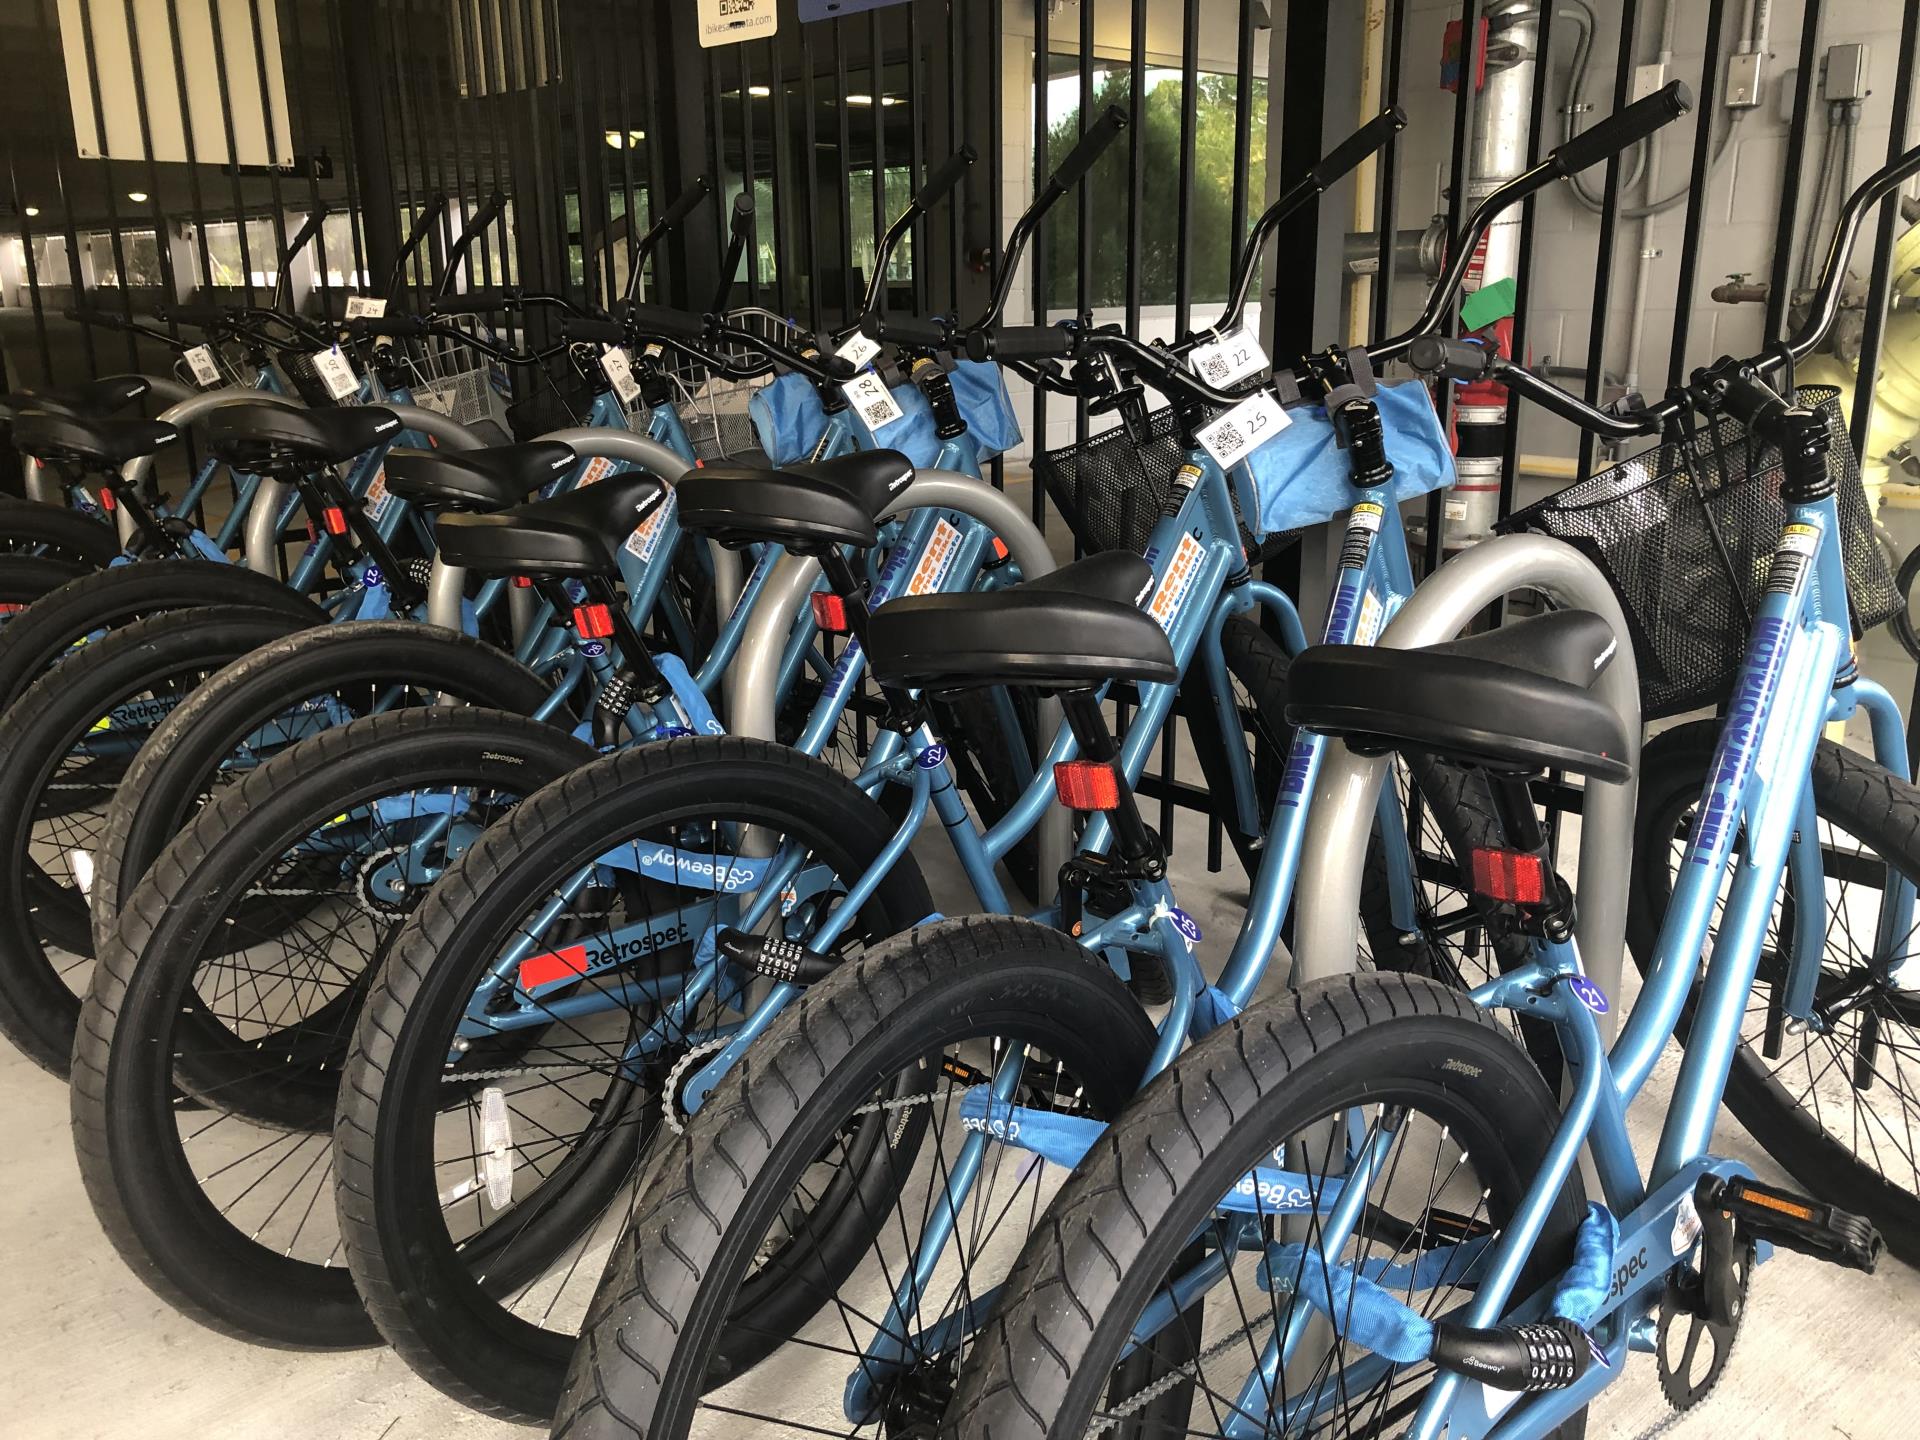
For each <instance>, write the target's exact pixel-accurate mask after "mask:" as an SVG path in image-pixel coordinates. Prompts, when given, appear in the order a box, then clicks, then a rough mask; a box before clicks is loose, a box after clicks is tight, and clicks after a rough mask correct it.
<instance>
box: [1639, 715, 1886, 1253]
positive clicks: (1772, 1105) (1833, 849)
mask: <svg viewBox="0 0 1920 1440" xmlns="http://www.w3.org/2000/svg"><path fill="white" fill-rule="evenodd" d="M1718 733H1719V722H1717V721H1711V720H1708V721H1700V722H1698V723H1697V724H1692V725H1683V726H1680V727H1678V728H1676V729H1673V730H1669V731H1667V732H1665V733H1664V734H1662V735H1658V736H1656V737H1655V738H1654V739H1653V740H1652V741H1650V742H1649V743H1648V745H1647V748H1646V752H1645V759H1644V760H1643V762H1642V767H1641V781H1640V809H1639V815H1638V819H1637V822H1636V824H1637V829H1638V832H1639V833H1638V834H1637V836H1636V837H1635V842H1634V847H1633V851H1634V875H1633V893H1632V903H1631V908H1630V910H1629V926H1628V938H1629V941H1630V942H1631V944H1632V948H1633V955H1634V959H1635V961H1636V962H1637V963H1638V964H1639V966H1640V968H1641V971H1642V973H1645V971H1646V969H1647V967H1648V966H1649V965H1650V964H1651V963H1652V957H1653V953H1654V946H1655V944H1656V943H1657V941H1658V938H1659V932H1660V924H1661V921H1662V920H1663V919H1664V918H1665V916H1666V912H1667V902H1668V900H1669V899H1670V898H1671V896H1672V893H1673V877H1674V876H1675V875H1676V874H1677V873H1678V871H1679V867H1680V865H1681V864H1682V863H1684V856H1685V853H1686V840H1687V836H1688V835H1689V834H1690V833H1691V832H1692V829H1693V817H1694V811H1695V809H1696V808H1697V806H1698V804H1699V801H1700V795H1701V792H1702V790H1703V789H1704V787H1705V784H1706V777H1707V771H1708V767H1709V766H1710V765H1711V763H1712V759H1713V749H1714V743H1715V740H1716V738H1717V736H1718ZM1813 801H1814V811H1815V813H1816V815H1817V816H1818V825H1817V828H1818V832H1819V842H1820V859H1821V868H1822V872H1823V876H1824V879H1823V885H1822V889H1823V892H1824V893H1823V894H1821V895H1820V896H1818V897H1812V896H1806V895H1802V894H1799V893H1798V891H1797V888H1796V887H1795V885H1794V883H1793V880H1792V876H1791V872H1789V874H1788V876H1787V877H1786V878H1785V879H1784V880H1783V881H1782V883H1781V887H1780V893H1779V894H1778V895H1777V896H1776V897H1775V898H1774V908H1773V914H1772V916H1771V918H1770V919H1769V921H1768V925H1767V935H1766V939H1765V942H1764V948H1763V949H1762V951H1761V954H1760V966H1759V970H1758V972H1757V973H1756V975H1755V977H1754V983H1753V993H1752V994H1751V995H1750V996H1749V997H1748V1000H1747V1009H1746V1015H1745V1018H1744V1019H1743V1021H1742V1023H1741V1028H1740V1039H1739V1044H1738V1045H1737V1047H1736V1048H1735V1050H1734V1055H1733V1066H1732V1069H1731V1070H1730V1071H1729V1073H1728V1075H1727V1092H1726V1102H1727V1108H1728V1109H1729V1110H1731V1111H1732V1112H1733V1113H1734V1115H1735V1116H1736V1117H1737V1118H1738V1119H1739V1121H1740V1123H1741V1124H1742V1125H1744V1126H1746V1127H1747V1129H1748V1130H1749V1131H1750V1132H1751V1133H1752V1135H1753V1138H1754V1139H1755V1140H1757V1141H1759V1142H1760V1144H1761V1145H1762V1146H1764V1147H1765V1149H1766V1151H1767V1153H1768V1154H1769V1155H1771V1156H1773V1158H1774V1159H1775V1160H1777V1161H1779V1162H1780V1164H1781V1165H1783V1166H1784V1167H1786V1169H1787V1170H1788V1171H1790V1172H1791V1173H1792V1174H1793V1176H1794V1178H1795V1179H1796V1180H1798V1181H1799V1182H1800V1183H1801V1184H1802V1185H1804V1186H1806V1188H1807V1189H1808V1190H1809V1191H1811V1192H1812V1193H1813V1194H1815V1195H1818V1196H1820V1197H1821V1198H1822V1199H1825V1200H1828V1201H1830V1202H1832V1203H1833V1204H1836V1205H1839V1206H1841V1207H1843V1208H1845V1209H1848V1210H1854V1211H1858V1212H1859V1213H1861V1214H1863V1215H1866V1216H1867V1217H1868V1218H1869V1219H1871V1220H1872V1221H1873V1222H1874V1224H1875V1225H1877V1226H1879V1228H1880V1233H1881V1235H1882V1236H1883V1237H1884V1238H1885V1240H1886V1242H1887V1248H1888V1249H1889V1250H1891V1251H1893V1253H1894V1254H1896V1255H1898V1256H1899V1257H1900V1258H1901V1259H1903V1260H1906V1261H1908V1262H1909V1263H1916V1262H1920V1151H1917V1150H1916V1149H1915V1145H1914V1136H1915V1135H1916V1134H1917V1133H1920V962H1913V961H1911V960H1909V958H1908V957H1910V956H1912V955H1913V954H1914V953H1915V951H1916V950H1920V941H1916V937H1915V933H1914V923H1913V921H1912V920H1909V921H1908V923H1907V924H1906V925H1904V926H1901V927H1898V929H1897V931H1895V932H1894V933H1889V934H1886V935H1880V934H1879V933H1878V932H1879V929H1880V925H1879V919H1880V906H1881V900H1882V898H1883V897H1884V896H1885V894H1886V890H1887V886H1888V884H1889V883H1890V882H1891V881H1892V880H1894V879H1896V878H1900V879H1905V880H1907V881H1908V882H1909V883H1915V882H1920V788H1916V787H1915V786H1913V785H1911V784H1909V783H1907V782H1906V781H1904V780H1901V779H1899V778H1898V777H1897V776H1894V775H1891V774H1889V773H1888V772H1887V771H1885V770H1883V769H1882V768H1881V767H1880V766H1878V765H1876V764H1874V762H1873V761H1871V760H1869V759H1867V758H1866V757H1865V756H1863V755H1860V754H1857V753H1855V752H1854V751H1851V750H1847V749H1844V748H1842V747H1841V746H1838V745H1834V744H1832V743H1831V742H1827V741H1823V742H1821V745H1820V748H1819V750H1818V751H1816V752H1815V754H1814V760H1813ZM1744 846H1745V840H1744V837H1743V838H1742V839H1741V840H1740V841H1737V842H1736V846H1735V852H1734V853H1735V861H1736V864H1737V863H1738V861H1739V857H1740V856H1741V854H1742V853H1743V852H1744ZM1722 899H1724V892H1723V895H1722ZM1815 903H1817V904H1819V905H1820V906H1821V907H1822V909H1823V910H1824V913H1825V918H1824V920H1823V922H1822V924H1821V933H1822V940H1823V944H1822V950H1821V954H1820V956H1819V961H1818V963H1819V966H1820V975H1819V978H1818V980H1817V982H1816V985H1815V991H1814V1012H1815V1014H1814V1020H1813V1022H1812V1023H1811V1024H1806V1025H1789V1024H1788V1023H1787V1019H1788V1017H1787V1016H1786V1013H1785V1010H1784V1008H1783V1001H1784V999H1785V991H1786V985H1787V977H1788V975H1789V974H1790V973H1791V972H1792V970H1793V969H1794V966H1795V964H1796V962H1797V961H1798V959H1799V956H1798V955H1797V953H1796V952H1795V948H1794V947H1795V942H1796V934H1797V927H1796V925H1795V924H1794V920H1793V916H1794V913H1795V910H1796V908H1797V907H1799V906H1802V905H1807V904H1815ZM1719 917H1720V910H1719V904H1718V903H1717V902H1716V905H1715V909H1714V919H1713V927H1712V929H1710V931H1709V932H1708V933H1709V939H1708V942H1707V947H1706V950H1707V953H1708V954H1711V953H1712V951H1713V939H1712V937H1713V936H1714V935H1717V934H1718V930H1719ZM1903 961H1906V962H1907V964H1906V967H1905V968H1906V971H1907V975H1906V977H1905V979H1904V983H1902V980H1901V979H1900V977H1899V974H1898V972H1899V971H1900V969H1901V966H1902V962H1903ZM1693 1010H1694V1001H1693V999H1691V998H1690V999H1689V1000H1688V1002H1687V1007H1686V1010H1685V1011H1684V1012H1683V1013H1682V1015H1681V1019H1680V1026H1679V1031H1678V1033H1679V1037H1680V1040H1681V1043H1682V1044H1685V1043H1686V1041H1687V1036H1688V1032H1689V1029H1690V1027H1691V1025H1692V1023H1693Z"/></svg>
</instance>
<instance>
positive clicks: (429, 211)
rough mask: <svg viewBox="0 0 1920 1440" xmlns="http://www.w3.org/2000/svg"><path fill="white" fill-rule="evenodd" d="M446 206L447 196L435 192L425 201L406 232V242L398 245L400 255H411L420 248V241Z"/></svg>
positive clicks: (424, 237)
mask: <svg viewBox="0 0 1920 1440" xmlns="http://www.w3.org/2000/svg"><path fill="white" fill-rule="evenodd" d="M446 208H447V197H446V196H445V195H440V194H436V195H435V196H434V197H433V199H432V200H430V201H428V202H427V207H426V208H425V209H424V210H422V211H421V212H420V213H419V215H417V216H415V217H414V221H413V229H411V230H409V231H408V232H407V243H406V244H404V245H402V246H401V247H400V253H401V254H402V255H411V254H413V252H414V251H416V250H418V249H419V248H420V242H421V241H422V240H424V239H426V238H427V232H428V231H429V230H431V229H433V224H434V222H435V221H436V220H438V219H439V218H440V216H441V214H442V213H443V212H444V211H445V210H446Z"/></svg>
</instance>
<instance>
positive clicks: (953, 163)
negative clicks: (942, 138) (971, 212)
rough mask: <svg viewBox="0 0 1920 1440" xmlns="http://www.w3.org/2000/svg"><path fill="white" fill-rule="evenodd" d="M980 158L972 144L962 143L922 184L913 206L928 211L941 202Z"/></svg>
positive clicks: (914, 198)
mask: <svg viewBox="0 0 1920 1440" xmlns="http://www.w3.org/2000/svg"><path fill="white" fill-rule="evenodd" d="M978 158H979V156H978V155H977V154H976V153H975V151H974V148H973V146H971V145H962V146H961V147H960V148H959V149H958V150H956V151H954V152H953V154H951V155H949V156H948V157H947V158H946V159H945V160H943V161H942V162H941V163H940V168H939V169H938V170H935V171H934V172H933V173H932V174H931V175H929V176H927V178H926V181H925V182H924V183H923V184H922V185H921V186H920V193H919V194H918V195H916V196H914V197H913V208H914V209H915V210H919V211H926V210H931V209H932V208H933V207H934V206H935V205H937V204H939V203H940V201H941V200H943V199H944V198H946V194H947V192H948V191H949V190H951V189H953V187H954V186H956V185H958V184H959V183H960V177H961V176H962V175H965V174H966V173H967V171H968V170H969V169H970V168H971V167H972V165H973V162H974V161H975V160H977V159H978Z"/></svg>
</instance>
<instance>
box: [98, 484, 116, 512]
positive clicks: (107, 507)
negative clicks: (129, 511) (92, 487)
mask: <svg viewBox="0 0 1920 1440" xmlns="http://www.w3.org/2000/svg"><path fill="white" fill-rule="evenodd" d="M100 508H101V509H102V510H104V511H106V512H107V513H108V514H109V515H111V514H112V513H113V512H114V511H116V510H118V509H119V508H120V502H119V501H118V500H117V499H115V498H114V494H113V491H111V490H102V491H101V492H100Z"/></svg>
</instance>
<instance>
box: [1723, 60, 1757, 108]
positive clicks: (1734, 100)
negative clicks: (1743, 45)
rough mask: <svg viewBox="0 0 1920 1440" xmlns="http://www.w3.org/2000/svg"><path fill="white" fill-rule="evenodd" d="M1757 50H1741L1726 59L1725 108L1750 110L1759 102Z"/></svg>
mask: <svg viewBox="0 0 1920 1440" xmlns="http://www.w3.org/2000/svg"><path fill="white" fill-rule="evenodd" d="M1765 58H1766V57H1765V56H1763V55H1762V54H1761V53H1760V52H1759V51H1758V50H1747V51H1743V52H1742V53H1740V54H1738V55H1734V56H1732V57H1730V58H1729V59H1728V60H1727V108H1728V109H1729V110H1751V109H1752V108H1753V107H1754V106H1756V105H1758V104H1759V103H1760V62H1761V61H1762V60H1763V59H1765Z"/></svg>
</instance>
